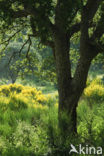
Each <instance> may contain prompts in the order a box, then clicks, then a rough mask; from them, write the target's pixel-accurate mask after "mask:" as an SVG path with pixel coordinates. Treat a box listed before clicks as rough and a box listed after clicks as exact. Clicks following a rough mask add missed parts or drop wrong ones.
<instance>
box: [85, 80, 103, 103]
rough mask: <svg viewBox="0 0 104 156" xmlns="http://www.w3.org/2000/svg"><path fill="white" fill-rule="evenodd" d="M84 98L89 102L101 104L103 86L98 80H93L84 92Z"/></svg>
mask: <svg viewBox="0 0 104 156" xmlns="http://www.w3.org/2000/svg"><path fill="white" fill-rule="evenodd" d="M84 95H85V97H86V98H87V99H88V100H90V102H103V101H104V86H103V84H102V82H101V80H99V79H95V80H94V81H92V82H91V84H90V85H89V86H88V87H87V88H85V90H84Z"/></svg>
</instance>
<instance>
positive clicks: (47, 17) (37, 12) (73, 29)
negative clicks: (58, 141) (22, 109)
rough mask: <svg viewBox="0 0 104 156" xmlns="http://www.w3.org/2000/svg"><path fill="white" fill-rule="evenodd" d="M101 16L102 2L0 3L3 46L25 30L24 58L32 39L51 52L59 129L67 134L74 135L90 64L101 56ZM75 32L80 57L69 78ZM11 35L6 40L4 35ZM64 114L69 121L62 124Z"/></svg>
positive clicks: (27, 0)
mask: <svg viewBox="0 0 104 156" xmlns="http://www.w3.org/2000/svg"><path fill="white" fill-rule="evenodd" d="M103 14H104V7H103V0H86V1H79V0H75V1H72V0H67V1H65V0H57V1H55V0H53V1H52V0H44V1H42V0H36V1H34V0H18V1H17V0H14V1H11V0H8V3H7V2H6V0H1V1H0V15H1V16H0V20H1V26H0V27H1V41H2V40H5V41H4V42H2V43H6V46H7V45H8V43H9V41H10V39H11V38H14V37H15V35H17V33H20V32H21V31H22V30H23V29H25V30H26V33H27V40H26V42H25V44H27V43H28V45H29V46H28V51H27V54H28V52H29V48H30V46H31V38H32V37H37V38H39V40H40V43H41V44H43V45H45V46H49V47H51V48H52V51H53V56H54V59H55V62H56V71H57V80H58V92H59V125H60V128H61V129H62V130H65V131H66V132H68V133H69V131H70V130H73V132H76V131H77V129H76V127H77V113H76V108H77V105H78V101H79V98H80V96H81V94H82V92H83V90H84V88H85V86H86V79H87V75H88V71H89V68H90V65H91V62H92V60H93V59H94V58H95V56H97V54H98V53H99V52H103V42H102V40H101V37H102V35H103V33H104V26H103V25H104V22H103V20H104V18H103ZM96 16H97V18H96ZM94 18H96V20H94ZM27 30H28V31H27ZM6 31H7V32H6ZM78 31H80V34H79V37H80V50H79V51H80V52H79V55H80V57H79V60H78V63H77V67H76V70H75V73H74V74H73V76H72V73H71V61H70V41H71V40H72V39H73V36H74V35H75V33H77V32H78ZM10 33H11V36H10V37H9V39H8V40H7V39H6V37H7V36H8V35H7V34H10ZM64 112H65V113H66V116H67V119H68V120H63V113H64ZM69 118H70V120H69ZM63 121H64V122H63ZM65 134H67V133H65Z"/></svg>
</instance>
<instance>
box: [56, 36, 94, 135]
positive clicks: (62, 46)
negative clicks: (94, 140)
mask: <svg viewBox="0 0 104 156" xmlns="http://www.w3.org/2000/svg"><path fill="white" fill-rule="evenodd" d="M54 37H55V59H56V69H57V77H58V92H59V126H60V129H61V131H62V132H64V136H65V134H66V136H67V135H69V133H70V132H71V133H73V134H75V133H77V106H78V101H79V99H80V96H81V94H82V92H83V90H84V88H85V86H86V80H87V75H88V71H89V68H90V64H91V61H92V59H93V58H94V56H95V55H94V54H93V53H92V51H91V50H92V49H91V47H90V46H89V45H88V44H87V43H86V44H83V45H81V48H80V59H79V61H78V65H77V68H76V72H75V74H74V77H73V78H72V77H71V65H70V61H69V60H70V59H69V58H70V55H69V50H70V45H69V42H68V39H67V35H65V34H63V33H56V34H55V35H54Z"/></svg>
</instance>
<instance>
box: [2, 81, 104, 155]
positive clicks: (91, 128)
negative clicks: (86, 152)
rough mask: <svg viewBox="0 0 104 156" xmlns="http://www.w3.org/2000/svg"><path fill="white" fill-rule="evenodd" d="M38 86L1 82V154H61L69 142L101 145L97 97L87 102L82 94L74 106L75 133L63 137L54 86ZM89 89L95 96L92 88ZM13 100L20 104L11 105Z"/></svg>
mask: <svg viewBox="0 0 104 156" xmlns="http://www.w3.org/2000/svg"><path fill="white" fill-rule="evenodd" d="M95 83H97V85H101V84H99V82H98V80H97V81H94V82H92V84H93V85H96V84H95ZM89 85H91V83H90V84H89ZM28 86H29V84H28ZM39 87H40V86H37V88H38V89H35V90H34V89H33V88H31V87H26V86H21V85H14V86H13V85H4V87H1V86H0V88H1V89H2V90H0V108H1V109H0V156H11V155H12V156H61V155H62V156H63V155H64V154H65V153H68V152H69V150H70V144H73V145H79V144H83V145H86V144H87V145H93V146H94V147H97V146H101V147H102V148H104V146H103V140H104V101H102V100H101V102H100V103H99V104H98V103H97V101H96V98H91V100H92V105H91V106H90V105H89V103H88V102H89V100H88V99H87V98H90V97H89V96H88V97H87V96H86V94H83V97H82V98H81V100H80V102H79V105H78V108H77V120H78V123H77V128H78V136H77V138H76V137H74V138H72V137H71V136H70V134H69V136H68V138H67V139H64V141H63V138H62V136H61V133H60V129H59V127H58V93H57V90H56V89H55V88H54V86H50V85H49V84H48V86H41V87H40V88H39ZM99 87H101V86H99ZM102 87H103V86H102ZM93 88H94V87H93ZM39 89H41V90H43V93H44V94H42V93H41V92H40V91H39ZM88 89H89V88H87V90H88ZM95 89H96V87H95ZM8 91H9V92H10V94H8V93H9V92H8ZM90 92H91V95H94V97H95V91H94V92H93V90H90ZM102 92H104V90H103V89H102ZM88 93H89V91H88ZM96 93H97V92H96ZM88 95H89V94H88ZM98 96H99V94H96V97H98ZM102 96H103V94H102ZM13 97H15V98H13ZM40 97H41V98H40ZM11 98H13V100H14V101H13V100H12V102H11ZM100 98H102V97H100ZM24 103H25V104H26V105H27V107H24ZM16 104H18V105H21V107H14V106H15V105H16ZM11 105H12V107H11ZM2 108H3V109H2ZM73 156H74V155H73Z"/></svg>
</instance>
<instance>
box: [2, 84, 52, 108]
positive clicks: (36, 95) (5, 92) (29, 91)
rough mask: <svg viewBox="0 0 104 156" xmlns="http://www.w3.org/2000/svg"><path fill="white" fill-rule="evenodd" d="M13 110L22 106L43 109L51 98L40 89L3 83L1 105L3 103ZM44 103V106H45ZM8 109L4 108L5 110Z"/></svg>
mask: <svg viewBox="0 0 104 156" xmlns="http://www.w3.org/2000/svg"><path fill="white" fill-rule="evenodd" d="M3 99H5V101H4V103H5V104H4V105H6V106H7V107H9V108H10V109H12V110H18V109H21V108H27V107H33V108H40V109H43V107H45V105H48V103H49V101H50V98H47V97H46V96H45V95H43V94H42V92H41V91H38V90H37V89H36V88H32V87H29V86H23V85H18V84H10V85H2V86H0V101H2V102H1V103H0V107H2V106H1V105H2V103H3ZM6 100H7V102H6ZM43 105H44V106H43ZM4 109H6V107H5V108H3V110H4Z"/></svg>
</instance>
